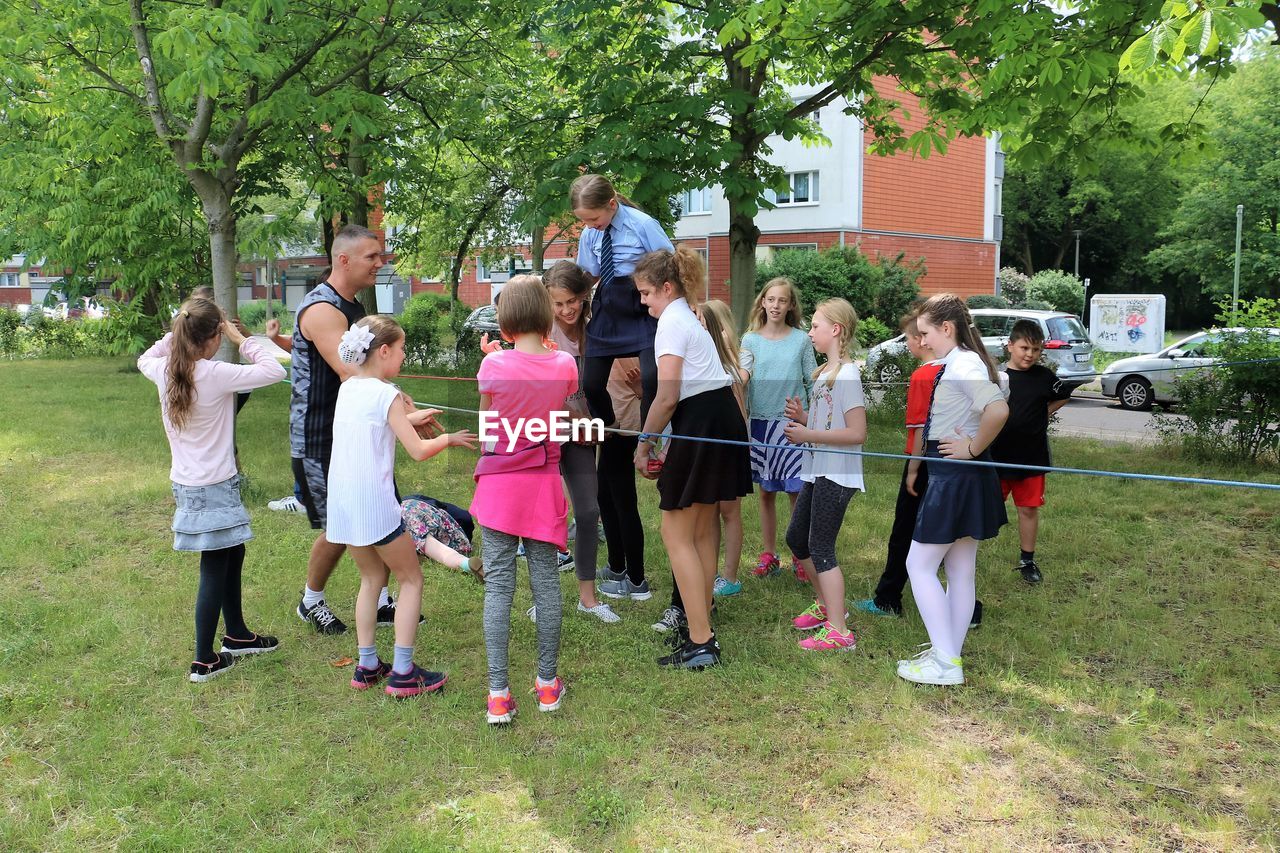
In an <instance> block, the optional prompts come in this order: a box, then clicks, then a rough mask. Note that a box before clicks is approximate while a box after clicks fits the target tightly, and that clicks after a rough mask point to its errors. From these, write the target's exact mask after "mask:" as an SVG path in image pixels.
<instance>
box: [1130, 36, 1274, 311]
mask: <svg viewBox="0 0 1280 853" xmlns="http://www.w3.org/2000/svg"><path fill="white" fill-rule="evenodd" d="M1204 85H1207V84H1204ZM1205 109H1206V113H1207V116H1206V119H1205V121H1206V124H1208V126H1209V130H1208V145H1209V152H1208V156H1206V157H1205V158H1204V159H1203V160H1202V161H1201V162H1199V163H1198V164H1196V166H1195V167H1194V168H1192V169H1190V170H1189V171H1188V173H1187V175H1186V176H1185V179H1184V181H1185V189H1184V191H1183V193H1182V196H1181V199H1180V201H1179V203H1178V206H1177V208H1176V210H1174V211H1173V213H1172V215H1171V218H1170V219H1169V221H1168V223H1167V226H1166V227H1165V228H1164V229H1163V230H1162V231H1161V232H1160V238H1161V241H1162V243H1161V245H1159V246H1157V247H1155V248H1154V249H1152V250H1151V252H1150V253H1149V255H1148V260H1149V261H1150V263H1151V265H1152V266H1153V268H1154V269H1156V270H1158V271H1160V272H1162V273H1164V274H1166V275H1168V276H1170V277H1172V278H1174V279H1175V280H1179V281H1183V282H1188V283H1190V285H1191V286H1192V287H1193V288H1194V289H1195V290H1198V291H1202V292H1204V293H1205V294H1208V295H1211V296H1215V297H1216V296H1221V295H1223V294H1230V292H1231V286H1232V276H1233V272H1234V263H1235V262H1234V255H1235V232H1236V205H1237V204H1243V205H1244V229H1243V237H1242V251H1241V264H1240V295H1241V296H1242V297H1254V296H1267V295H1272V294H1274V293H1275V288H1276V284H1277V282H1280V231H1278V230H1277V228H1278V226H1280V157H1278V156H1277V153H1276V152H1278V151H1280V50H1277V49H1274V48H1272V49H1268V50H1265V51H1262V52H1261V53H1260V54H1259V55H1258V56H1257V57H1256V58H1254V59H1253V60H1251V61H1249V62H1246V63H1242V64H1241V65H1240V68H1239V70H1238V72H1237V73H1236V74H1235V75H1233V76H1232V77H1230V78H1228V79H1227V80H1225V81H1223V82H1221V83H1219V84H1217V86H1216V87H1215V89H1214V90H1213V91H1211V92H1209V93H1208V97H1207V99H1206V107H1205Z"/></svg>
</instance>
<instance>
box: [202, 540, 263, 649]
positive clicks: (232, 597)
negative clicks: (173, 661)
mask: <svg viewBox="0 0 1280 853" xmlns="http://www.w3.org/2000/svg"><path fill="white" fill-rule="evenodd" d="M243 568H244V545H243V544H241V545H234V546H232V547H230V548H221V549H219V550H217V551H201V552H200V589H199V591H198V592H197V593H196V660H198V661H200V662H201V663H210V662H212V661H215V660H217V657H218V656H217V653H215V652H214V650H213V635H214V633H215V632H216V631H217V630H218V612H219V611H221V612H222V620H223V627H224V628H225V629H226V632H227V636H230V637H235V638H237V639H242V640H248V639H250V632H249V629H248V628H247V627H246V626H245V624H244V613H243V612H242V611H241V609H240V570H241V569H243Z"/></svg>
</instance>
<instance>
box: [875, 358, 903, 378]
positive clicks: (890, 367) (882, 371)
mask: <svg viewBox="0 0 1280 853" xmlns="http://www.w3.org/2000/svg"><path fill="white" fill-rule="evenodd" d="M876 378H877V379H879V380H880V381H881V382H898V381H900V380H901V379H902V368H901V367H899V366H898V365H896V364H894V363H893V362H889V363H888V364H882V365H880V367H879V368H878V369H877V370H876Z"/></svg>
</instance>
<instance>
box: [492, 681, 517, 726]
mask: <svg viewBox="0 0 1280 853" xmlns="http://www.w3.org/2000/svg"><path fill="white" fill-rule="evenodd" d="M515 715H516V699H515V697H514V696H512V695H511V691H510V690H508V691H507V695H506V696H490V697H489V714H488V719H489V725H491V726H497V725H501V724H503V723H509V722H511V721H512V719H514V718H515Z"/></svg>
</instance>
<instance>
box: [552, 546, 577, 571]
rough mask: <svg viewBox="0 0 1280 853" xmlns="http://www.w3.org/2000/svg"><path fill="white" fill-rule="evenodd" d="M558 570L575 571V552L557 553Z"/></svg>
mask: <svg viewBox="0 0 1280 853" xmlns="http://www.w3.org/2000/svg"><path fill="white" fill-rule="evenodd" d="M556 568H557V569H559V570H560V571H562V572H571V571H573V552H572V551H557V552H556Z"/></svg>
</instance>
